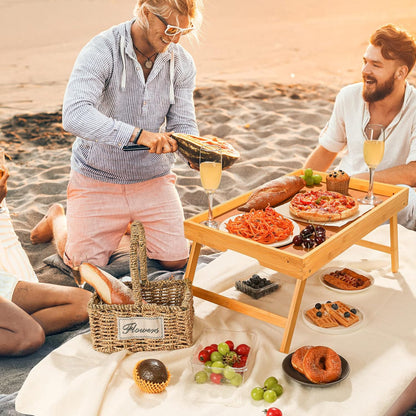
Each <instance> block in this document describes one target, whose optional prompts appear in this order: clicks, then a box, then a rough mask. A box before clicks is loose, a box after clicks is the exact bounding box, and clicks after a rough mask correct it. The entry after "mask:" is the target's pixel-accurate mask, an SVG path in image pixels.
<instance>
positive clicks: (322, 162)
mask: <svg viewBox="0 0 416 416" xmlns="http://www.w3.org/2000/svg"><path fill="white" fill-rule="evenodd" d="M337 154H338V153H336V152H330V151H329V150H327V149H325V147H323V146H321V145H319V146H318V147H317V148H316V149H315V150H314V151H313V152H312V153H311V154H310V155H309V157H308V158H307V159H306V162H305V163H304V165H303V166H304V168H311V169H313V170H318V171H320V172H326V171H327V170H328V169H329V167H330V166H331V165H332V163H333V161H334V160H335V158H336V157H337Z"/></svg>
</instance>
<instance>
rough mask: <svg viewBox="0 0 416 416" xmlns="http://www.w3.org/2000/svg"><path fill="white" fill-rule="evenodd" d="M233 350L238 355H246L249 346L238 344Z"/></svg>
mask: <svg viewBox="0 0 416 416" xmlns="http://www.w3.org/2000/svg"><path fill="white" fill-rule="evenodd" d="M235 352H236V353H237V354H238V355H248V353H249V352H250V347H249V346H248V345H246V344H240V345H239V346H238V347H237V348H236V349H235Z"/></svg>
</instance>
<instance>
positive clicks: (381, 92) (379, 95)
mask: <svg viewBox="0 0 416 416" xmlns="http://www.w3.org/2000/svg"><path fill="white" fill-rule="evenodd" d="M365 79H369V80H371V81H376V82H375V84H372V85H375V87H376V88H375V90H374V91H373V92H369V91H367V90H366V84H365ZM393 90H394V74H393V75H392V76H391V77H390V78H389V79H388V80H387V81H386V82H385V83H384V84H381V85H378V84H377V80H376V79H375V78H372V77H366V78H364V85H363V93H362V94H363V98H364V101H367V102H368V103H373V102H375V101H380V100H383V99H384V98H386V97H387V96H388V95H390V94H391V93H392V92H393Z"/></svg>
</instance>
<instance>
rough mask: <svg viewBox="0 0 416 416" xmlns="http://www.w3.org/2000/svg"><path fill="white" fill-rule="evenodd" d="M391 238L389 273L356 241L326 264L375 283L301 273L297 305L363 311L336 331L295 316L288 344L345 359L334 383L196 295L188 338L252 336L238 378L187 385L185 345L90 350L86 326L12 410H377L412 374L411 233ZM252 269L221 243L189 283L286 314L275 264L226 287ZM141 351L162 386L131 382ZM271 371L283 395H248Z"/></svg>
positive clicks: (383, 238) (384, 238)
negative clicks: (305, 376)
mask: <svg viewBox="0 0 416 416" xmlns="http://www.w3.org/2000/svg"><path fill="white" fill-rule="evenodd" d="M368 238H369V239H371V240H373V241H376V242H379V243H384V244H386V243H388V238H389V227H388V225H383V226H381V227H379V228H377V229H376V230H374V231H373V232H372V233H371V234H370V235H369V236H368ZM399 241H400V269H399V272H398V273H396V274H393V273H392V272H391V270H390V256H389V255H387V254H385V253H382V252H378V251H373V250H370V249H366V248H363V247H359V246H354V247H351V248H350V249H348V250H347V251H346V252H345V253H343V254H342V255H340V256H339V257H337V258H336V259H335V260H333V261H332V262H331V263H330V264H329V265H328V267H335V268H342V267H349V268H357V269H360V270H362V271H365V272H367V273H369V274H371V276H372V277H373V278H374V285H373V286H372V287H371V288H370V289H369V290H367V291H365V292H363V293H354V294H341V293H337V292H334V291H333V290H330V289H328V288H327V287H325V286H324V285H323V284H322V283H321V281H320V279H319V277H320V275H321V274H322V273H321V272H318V273H316V274H315V275H313V276H312V277H311V278H309V279H308V282H307V284H306V289H305V294H304V297H303V301H302V305H301V311H302V310H304V309H305V308H306V307H308V306H309V305H311V304H314V303H316V302H317V301H326V300H341V301H344V302H345V303H348V304H352V305H354V306H356V307H357V308H359V310H360V311H362V312H363V316H364V321H363V323H362V325H361V326H360V327H359V329H357V330H355V331H346V332H345V333H341V334H328V333H322V332H318V331H316V330H314V329H312V328H311V327H309V326H308V325H306V323H305V322H304V320H303V318H302V317H301V313H300V316H299V318H298V322H297V326H296V329H295V333H294V337H293V340H292V344H291V351H294V350H295V349H296V348H298V347H300V346H302V345H327V346H329V347H331V348H333V349H334V350H335V351H337V352H338V353H339V354H340V355H342V356H343V357H344V358H345V359H346V360H347V361H348V363H349V365H350V369H351V371H350V374H349V376H348V377H347V378H346V379H345V380H343V381H342V382H340V383H338V384H336V385H333V386H331V387H326V388H323V387H306V386H304V385H301V384H299V383H297V382H296V381H294V380H293V379H291V378H290V377H289V376H287V375H286V374H285V373H284V371H283V369H282V361H283V360H284V358H285V357H286V354H283V353H281V352H279V347H280V343H281V340H282V334H283V329H282V328H278V327H275V326H273V325H270V324H266V323H264V322H262V321H259V320H256V319H254V318H250V317H247V316H245V315H242V314H240V313H237V312H233V311H230V310H228V309H225V308H223V307H219V306H216V305H213V304H211V303H209V302H206V301H203V300H201V299H198V298H195V313H196V319H195V326H194V340H195V344H198V341H199V340H200V339H201V337H203V336H205V335H204V332H203V331H204V330H207V329H208V330H214V331H215V332H216V333H217V334H216V336H217V338H218V337H219V338H222V337H225V339H229V338H230V339H232V336H233V334H235V333H234V331H238V334H239V335H238V336H239V337H243V339H244V335H245V333H246V335H247V339H248V342H250V343H251V344H252V348H253V355H252V356H251V359H250V360H251V363H250V365H249V369H248V371H247V374H246V380H245V383H244V384H243V385H242V386H240V387H238V388H236V387H230V386H221V385H220V386H214V385H206V384H204V385H197V384H195V383H194V382H193V372H192V366H191V358H192V354H193V353H194V350H193V348H187V349H182V350H175V351H163V352H140V353H135V354H127V353H126V352H124V351H123V352H118V353H114V354H111V355H108V354H103V353H99V352H96V351H94V350H93V348H92V346H91V340H90V336H89V334H85V335H81V336H78V337H76V338H74V339H72V340H70V341H68V342H67V343H66V344H64V345H62V346H61V347H59V348H57V349H56V350H55V351H53V352H52V353H51V354H49V355H48V356H47V357H46V358H45V359H43V360H42V361H41V362H40V363H39V364H38V365H37V366H36V367H35V368H33V370H32V371H31V372H30V374H29V376H28V378H27V380H26V381H25V383H24V385H23V387H22V389H21V390H20V392H19V394H18V397H17V399H16V410H17V411H19V412H22V413H25V414H33V415H45V416H55V415H57V416H73V415H85V416H95V415H100V416H107V415H108V416H110V415H111V416H113V415H115V414H135V415H136V414H146V415H149V416H151V415H158V416H160V415H163V414H172V413H175V414H176V413H177V414H180V415H181V416H187V415H189V416H190V415H195V414H198V415H199V416H205V415H207V416H208V415H209V416H212V415H214V414H215V415H216V416H221V415H224V416H229V415H230V414H239V415H241V416H252V415H260V414H262V410H263V409H265V408H268V407H271V406H275V407H279V408H280V409H281V410H282V411H283V414H284V416H303V415H305V416H306V415H307V416H315V415H317V416H318V415H319V416H321V415H330V414H336V415H337V416H350V415H366V416H381V415H384V414H385V412H386V411H387V410H388V409H389V408H390V406H391V405H392V404H393V403H394V402H395V400H396V399H397V398H398V397H399V396H400V395H401V393H402V392H403V391H404V390H405V389H406V387H407V386H408V385H409V383H410V382H411V381H412V380H413V379H414V378H415V376H416V327H415V325H414V317H415V316H416V300H415V295H416V255H415V254H416V251H415V247H416V233H415V232H412V231H409V230H407V229H405V228H403V227H399ZM254 272H270V271H268V270H264V269H262V268H261V267H260V266H259V265H258V263H257V261H256V260H254V259H252V258H250V257H246V256H243V255H241V254H239V253H235V252H232V251H228V252H225V253H223V254H222V255H220V256H219V257H218V258H217V259H215V260H214V261H213V262H211V263H210V264H208V265H207V266H205V267H204V268H202V269H200V270H199V271H198V272H197V275H196V278H195V284H196V285H198V286H202V287H205V288H216V290H217V291H219V292H222V293H224V294H226V295H227V296H230V297H233V298H239V299H244V300H246V301H247V303H250V304H253V305H257V306H259V307H262V308H264V309H266V310H270V311H275V312H277V313H279V314H282V315H287V312H288V307H289V304H290V300H291V296H292V293H293V289H294V283H295V279H293V278H290V277H289V276H285V275H282V274H279V273H278V274H273V275H271V276H270V278H271V279H277V280H278V281H279V282H280V283H281V287H280V288H279V289H278V290H277V291H276V292H273V293H272V294H270V295H267V296H265V297H263V298H260V299H258V300H254V299H251V298H249V297H248V296H247V295H244V294H242V293H241V292H238V291H237V290H235V288H234V281H235V280H240V279H246V278H248V277H249V276H250V275H251V274H252V273H254ZM225 339H224V340H225ZM240 339H241V338H240ZM213 342H217V340H216V339H214V340H213ZM144 358H158V359H160V360H162V361H163V362H164V363H165V365H166V366H167V368H168V369H169V371H170V372H171V374H172V379H171V382H170V385H169V386H168V387H167V389H166V390H165V391H164V392H163V393H161V394H156V395H151V394H144V393H142V392H140V391H139V389H138V388H137V387H136V385H135V383H134V381H133V378H132V371H133V368H134V365H135V364H136V363H137V361H139V360H141V359H144ZM271 375H274V376H276V377H277V378H278V379H279V380H280V382H281V384H282V385H283V387H284V393H283V395H282V396H281V397H280V398H278V400H277V401H276V402H274V403H273V404H267V403H265V402H263V401H259V402H255V401H254V400H252V399H251V397H250V391H251V389H252V388H253V387H255V386H257V385H260V384H262V383H263V381H264V380H265V379H266V378H267V377H268V376H271Z"/></svg>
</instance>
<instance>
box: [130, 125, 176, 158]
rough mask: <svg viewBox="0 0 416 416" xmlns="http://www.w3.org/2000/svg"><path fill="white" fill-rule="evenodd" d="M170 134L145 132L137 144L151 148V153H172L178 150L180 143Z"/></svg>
mask: <svg viewBox="0 0 416 416" xmlns="http://www.w3.org/2000/svg"><path fill="white" fill-rule="evenodd" d="M171 135H172V132H169V133H152V132H150V131H146V130H143V131H142V134H141V135H140V138H139V141H138V142H137V144H142V145H144V146H147V147H148V148H149V152H150V153H157V154H161V153H172V152H176V150H178V143H177V142H176V140H175V139H174V138H172V137H171Z"/></svg>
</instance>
